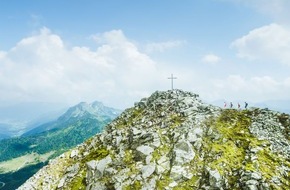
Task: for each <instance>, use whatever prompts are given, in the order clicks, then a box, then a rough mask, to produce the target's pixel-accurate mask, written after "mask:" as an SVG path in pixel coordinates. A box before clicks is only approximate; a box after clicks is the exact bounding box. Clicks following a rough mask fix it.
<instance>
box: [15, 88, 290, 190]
mask: <svg viewBox="0 0 290 190" xmlns="http://www.w3.org/2000/svg"><path fill="white" fill-rule="evenodd" d="M289 133H290V117H289V115H286V114H282V113H278V112H274V111H270V110H267V109H257V108H251V109H249V110H234V109H226V110H223V109H221V108H219V107H215V106H212V105H208V104H205V103H203V102H202V101H201V100H200V99H199V97H198V95H196V94H193V93H190V92H184V91H181V90H173V91H166V92H158V91H157V92H155V93H154V94H152V95H151V96H150V97H149V98H144V99H142V100H141V101H140V102H138V103H136V104H135V106H134V107H133V108H130V109H127V110H125V111H124V112H123V113H122V114H121V115H120V116H119V117H118V118H117V119H115V120H114V121H113V122H112V123H110V124H109V125H108V126H107V127H106V130H105V131H104V132H103V133H101V134H98V135H96V136H94V137H93V138H91V139H89V140H88V141H86V142H84V143H83V144H80V145H79V146H77V147H76V148H75V149H73V150H71V151H69V152H67V153H65V154H63V155H61V156H60V157H58V158H57V159H54V160H51V161H50V163H49V165H47V166H45V167H44V168H43V169H41V170H40V171H39V172H38V173H37V174H35V175H34V176H33V177H32V178H30V179H29V180H28V181H27V182H26V183H25V184H23V185H22V186H21V187H20V188H19V189H21V190H22V189H44V190H45V189H47V190H48V189H49V190H50V189H88V190H89V189H98V190H102V189H104V190H105V189H118V190H119V189H120V190H121V189H143V190H146V189H148V190H151V189H250V190H256V189H289V187H290V158H289V155H290V154H289V153H290V139H289Z"/></svg>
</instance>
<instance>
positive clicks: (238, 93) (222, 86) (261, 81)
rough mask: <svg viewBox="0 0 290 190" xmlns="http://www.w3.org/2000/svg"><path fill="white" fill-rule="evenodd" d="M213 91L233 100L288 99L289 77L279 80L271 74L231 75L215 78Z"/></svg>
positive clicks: (289, 91) (289, 89)
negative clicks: (249, 76) (259, 75)
mask: <svg viewBox="0 0 290 190" xmlns="http://www.w3.org/2000/svg"><path fill="white" fill-rule="evenodd" d="M213 83H214V87H213V91H215V92H218V93H217V94H218V96H219V97H224V98H226V99H231V100H238V99H241V100H250V101H256V102H260V101H264V100H271V99H287V98H289V97H288V94H289V93H290V85H289V79H285V80H281V81H278V80H277V79H274V78H273V77H271V76H261V77H257V76H256V77H251V78H245V77H242V76H240V75H230V76H228V77H227V78H224V79H219V80H215V81H214V82H213Z"/></svg>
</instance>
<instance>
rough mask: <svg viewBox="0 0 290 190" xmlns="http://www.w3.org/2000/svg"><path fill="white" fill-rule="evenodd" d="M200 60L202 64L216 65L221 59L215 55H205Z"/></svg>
mask: <svg viewBox="0 0 290 190" xmlns="http://www.w3.org/2000/svg"><path fill="white" fill-rule="evenodd" d="M201 60H202V62H204V63H209V64H216V63H218V62H219V61H220V60H221V58H220V57H219V56H217V55H215V54H207V55H205V56H203V58H202V59H201Z"/></svg>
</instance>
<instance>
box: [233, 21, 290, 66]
mask: <svg viewBox="0 0 290 190" xmlns="http://www.w3.org/2000/svg"><path fill="white" fill-rule="evenodd" d="M231 47H232V48H235V49H236V50H237V51H238V52H237V55H238V56H239V57H241V58H248V59H251V60H256V59H260V60H271V61H279V62H280V63H284V64H288V65H290V54H289V52H290V29H289V28H287V27H285V26H282V25H278V24H275V23H273V24H270V25H266V26H263V27H260V28H256V29H254V30H252V31H250V32H249V33H248V34H247V35H245V36H243V37H241V38H239V39H237V40H235V41H234V42H232V44H231Z"/></svg>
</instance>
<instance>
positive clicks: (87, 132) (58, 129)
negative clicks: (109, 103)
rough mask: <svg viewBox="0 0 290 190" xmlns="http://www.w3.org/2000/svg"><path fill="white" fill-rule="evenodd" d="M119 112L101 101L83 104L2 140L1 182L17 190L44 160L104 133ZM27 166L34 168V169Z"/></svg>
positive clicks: (0, 149)
mask: <svg viewBox="0 0 290 190" xmlns="http://www.w3.org/2000/svg"><path fill="white" fill-rule="evenodd" d="M72 113H78V114H77V115H73V114H72ZM119 113H120V111H118V110H115V109H113V108H108V107H106V106H104V105H102V104H101V103H99V104H98V105H96V104H95V103H93V104H87V103H80V104H78V105H76V106H74V107H72V108H70V109H69V110H68V111H67V112H66V113H65V114H63V115H62V116H61V117H59V119H58V120H57V121H55V122H50V123H47V124H44V125H41V126H40V127H38V128H35V129H33V130H32V131H30V132H28V133H26V134H25V135H24V136H22V137H17V138H10V139H4V140H2V141H0V174H1V175H0V181H2V182H4V183H5V184H6V185H5V189H15V188H16V187H18V186H19V185H21V184H22V183H23V182H24V181H25V180H27V179H28V177H30V176H31V175H33V174H34V173H35V172H36V171H37V169H39V168H40V167H42V166H43V164H40V163H46V162H47V160H48V159H50V158H53V157H55V156H58V155H60V154H61V153H63V152H65V151H67V150H68V149H70V148H72V147H74V146H76V145H77V144H80V143H82V142H83V141H84V140H86V139H88V138H89V137H91V136H93V135H95V134H96V133H99V132H101V131H102V130H103V127H104V126H105V125H106V124H108V123H109V122H110V121H112V119H113V118H115V117H116V116H117V115H118V114H119ZM35 165H36V166H38V167H36V166H35ZM27 167H29V168H31V169H32V168H33V170H31V171H32V172H30V171H29V169H28V168H27ZM21 169H24V170H25V171H26V175H22V177H19V174H18V173H21V172H23V171H22V170H21ZM13 176H18V177H17V179H16V178H15V180H17V181H19V182H16V181H15V180H13ZM20 178H21V180H22V181H21V180H20ZM8 179H10V180H11V179H12V181H9V180H8ZM10 184H12V185H11V187H10V186H9V185H10ZM17 185H18V186H17Z"/></svg>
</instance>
